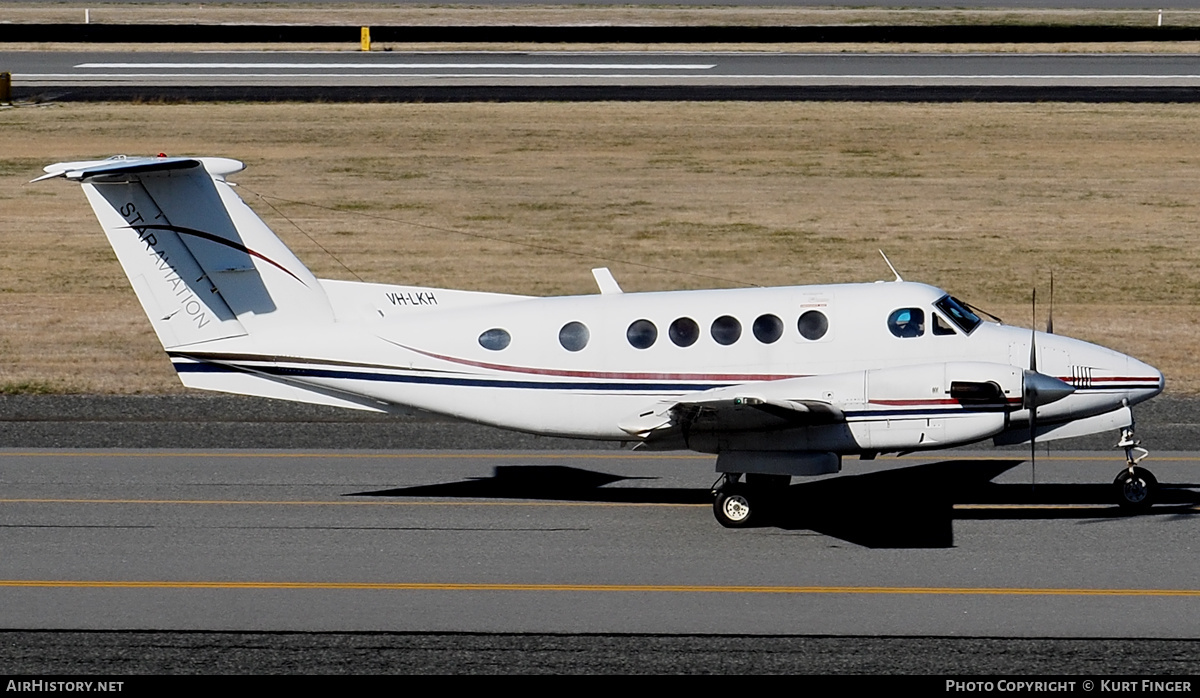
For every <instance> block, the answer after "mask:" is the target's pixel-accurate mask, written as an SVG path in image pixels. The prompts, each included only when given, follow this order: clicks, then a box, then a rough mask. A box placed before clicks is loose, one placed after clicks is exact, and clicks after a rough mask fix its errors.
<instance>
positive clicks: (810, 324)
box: [796, 310, 829, 342]
mask: <svg viewBox="0 0 1200 698" xmlns="http://www.w3.org/2000/svg"><path fill="white" fill-rule="evenodd" d="M796 329H798V330H800V336H801V337H803V338H805V339H808V340H812V341H814V342H815V341H817V340H818V339H820V338H822V337H824V336H825V333H826V332H828V331H829V318H827V317H825V313H822V312H821V311H820V310H809V311H807V312H805V313H804V314H803V315H801V316H800V319H799V320H797V321H796Z"/></svg>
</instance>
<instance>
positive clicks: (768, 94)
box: [13, 85, 1200, 103]
mask: <svg viewBox="0 0 1200 698" xmlns="http://www.w3.org/2000/svg"><path fill="white" fill-rule="evenodd" d="M13 99H14V100H17V101H24V102H130V101H131V102H149V103H155V102H162V103H172V102H229V101H240V102H310V101H321V102H594V101H647V102H664V101H665V102H675V101H693V102H729V101H749V102H1093V103H1106V102H1135V103H1137V102H1140V103H1164V102H1165V103H1192V102H1200V88H1197V87H1087V86H1019V85H982V86H955V85H945V86H912V85H886V86H860V85H823V86H687V85H664V86H648V85H642V86H621V85H613V86H548V87H534V86H495V85H480V86H459V87H432V86H425V87H419V86H418V87H350V86H311V87H294V86H292V87H288V86H281V87H262V86H235V85H223V86H214V87H166V86H145V85H94V86H85V87H13Z"/></svg>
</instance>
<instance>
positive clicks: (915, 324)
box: [888, 308, 925, 337]
mask: <svg viewBox="0 0 1200 698" xmlns="http://www.w3.org/2000/svg"><path fill="white" fill-rule="evenodd" d="M888 330H890V331H891V333H892V334H894V335H896V336H897V337H920V336H921V335H923V334H925V311H924V310H921V309H920V308H900V309H899V310H893V311H892V314H891V315H889V316H888Z"/></svg>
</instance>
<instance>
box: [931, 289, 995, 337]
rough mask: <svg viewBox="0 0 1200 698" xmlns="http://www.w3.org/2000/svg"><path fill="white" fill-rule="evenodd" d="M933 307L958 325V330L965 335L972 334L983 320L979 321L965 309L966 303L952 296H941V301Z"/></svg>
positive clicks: (976, 316) (977, 317)
mask: <svg viewBox="0 0 1200 698" xmlns="http://www.w3.org/2000/svg"><path fill="white" fill-rule="evenodd" d="M933 305H934V306H935V307H936V308H937V309H938V310H940V311H942V312H943V313H945V314H946V316H947V317H949V318H950V321H951V322H953V323H954V324H955V325H958V328H959V329H960V330H962V331H963V332H965V333H967V334H971V333H972V332H974V331H975V328H976V327H979V323H981V322H983V320H980V319H979V316H978V315H976V314H975V313H972V312H971V311H970V310H969V309H968V308H967V304H966V303H963V302H962V301H960V300H958V299H957V298H954V297H953V296H942V299H941V300H939V301H938V302H937V303H934V304H933Z"/></svg>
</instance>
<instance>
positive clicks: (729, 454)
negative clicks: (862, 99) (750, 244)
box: [35, 156, 1163, 527]
mask: <svg viewBox="0 0 1200 698" xmlns="http://www.w3.org/2000/svg"><path fill="white" fill-rule="evenodd" d="M243 167H244V166H243V164H242V163H241V162H238V161H236V160H229V159H224V158H188V157H174V158H168V157H161V156H160V157H151V158H126V157H124V156H117V157H114V158H110V159H108V160H98V161H89V162H66V163H59V164H56V165H50V166H49V167H47V168H45V169H46V172H47V173H48V174H46V175H45V176H44V177H39V178H38V179H39V180H40V179H49V178H51V177H59V176H61V177H65V178H67V179H69V180H73V181H77V182H79V183H81V184H82V185H83V190H84V193H85V194H86V195H87V198H88V201H89V202H90V203H91V205H92V208H93V209H94V210H95V212H96V216H97V218H99V220H100V224H101V225H102V226H103V228H104V232H105V233H106V234H107V235H108V239H109V242H110V243H111V244H112V247H113V250H114V251H115V252H116V254H117V258H118V259H119V260H120V263H121V266H122V267H124V269H125V273H126V274H127V275H128V277H129V281H130V283H131V284H132V285H133V289H134V291H135V292H136V293H137V297H138V300H139V301H141V304H142V307H143V308H144V310H145V311H146V315H147V316H148V317H149V318H150V322H151V324H152V325H153V326H154V331H155V332H156V333H157V334H158V338H159V340H161V342H162V345H163V347H164V348H165V349H166V351H167V354H168V356H170V358H171V362H172V363H173V365H174V366H175V369H176V371H178V373H179V377H180V379H181V380H182V381H183V383H184V385H187V386H189V387H193V388H201V389H205V390H218V391H223V392H229V393H240V394H243V395H259V396H264V397H270V398H278V399H283V400H296V401H301V402H311V403H318V404H325V405H337V406H341V407H348V408H354V409H362V410H375V411H380V412H387V411H390V410H396V409H399V408H400V407H416V408H420V409H423V410H429V411H431V412H437V413H441V414H445V415H450V416H453V417H458V418H461V419H467V420H471V421H474V422H480V423H483V424H491V425H494V426H498V427H504V428H508V429H516V430H520V431H526V432H532V433H537V434H551V435H556V436H569V437H580V438H588V439H610V440H614V441H626V442H629V441H632V442H635V443H637V445H638V446H639V447H641V448H649V449H692V450H695V451H701V452H704V453H715V454H716V455H717V471H718V472H720V473H722V474H723V476H722V477H721V480H720V484H719V485H718V486H717V487H716V488H715V489H714V494H715V502H714V511H715V513H716V517H717V520H718V521H720V523H721V524H723V525H725V526H731V527H736V526H745V525H749V524H750V523H752V522H754V521H756V520H759V519H761V518H762V517H763V515H764V511H763V505H765V504H770V503H771V502H773V501H774V498H773V497H771V496H770V495H771V492H772V488H778V487H780V486H781V485H784V484H786V483H787V481H788V478H790V477H791V476H794V475H820V474H825V473H835V472H838V471H839V470H840V469H841V465H842V458H843V457H844V456H847V455H858V456H859V457H861V458H867V459H869V458H873V457H874V456H875V455H877V454H880V453H886V452H910V451H921V450H931V449H939V448H947V447H951V446H962V445H964V444H971V443H975V442H978V441H982V440H985V439H992V440H993V441H995V442H996V443H998V444H1016V443H1025V442H1030V443H1033V441H1034V440H1049V439H1058V438H1064V437H1070V436H1080V435H1084V434H1092V433H1097V432H1101V431H1105V430H1109V429H1113V430H1119V431H1120V434H1121V443H1120V444H1119V445H1120V446H1122V447H1124V448H1125V451H1126V456H1127V458H1128V465H1127V467H1126V468H1124V469H1123V470H1122V471H1121V472H1120V474H1119V475H1118V477H1117V481H1116V483H1115V484H1116V487H1115V490H1116V493H1117V495H1118V500H1119V501H1120V502H1121V503H1122V504H1123V505H1126V506H1131V507H1139V506H1146V505H1148V504H1149V503H1150V502H1151V501H1152V498H1153V495H1154V490H1155V486H1156V483H1155V481H1154V477H1153V476H1152V475H1151V474H1150V473H1149V472H1148V471H1147V470H1145V469H1144V468H1141V467H1138V465H1137V464H1138V461H1140V460H1141V458H1142V457H1143V456H1144V455H1145V451H1144V450H1143V449H1140V448H1139V447H1138V446H1137V442H1136V441H1135V440H1134V438H1133V414H1132V412H1131V410H1130V407H1131V406H1132V405H1135V404H1137V403H1139V402H1142V401H1143V400H1147V399H1149V398H1151V397H1153V396H1155V395H1157V394H1158V393H1160V392H1161V391H1162V389H1163V377H1162V374H1161V373H1160V372H1159V371H1158V370H1157V369H1155V368H1153V367H1151V366H1148V365H1146V364H1144V363H1142V362H1140V361H1138V360H1137V359H1134V358H1132V357H1129V356H1125V355H1124V354H1120V353H1117V352H1115V351H1112V350H1109V349H1105V348H1103V347H1100V346H1096V345H1094V344H1088V343H1086V342H1082V341H1079V340H1075V339H1070V338H1067V337H1062V336H1057V335H1052V334H1046V333H1041V332H1032V331H1030V330H1027V329H1022V328H1018V327H1011V326H1007V325H1003V324H1000V323H999V322H990V321H985V320H983V319H981V318H980V317H979V316H978V315H976V314H975V313H974V312H973V311H972V309H971V306H969V305H967V304H966V303H964V302H962V301H960V300H958V299H956V298H954V297H952V296H950V295H949V294H947V293H946V292H944V291H942V290H939V289H937V288H933V287H931V286H926V285H924V284H918V283H908V282H904V281H901V280H900V278H899V275H897V277H896V281H894V282H887V283H883V282H879V283H874V284H839V285H829V286H793V287H784V288H751V289H739V290H713V291H679V292H667V293H622V292H621V289H620V287H619V286H618V284H617V282H616V281H615V280H614V279H613V277H612V275H611V274H609V273H608V270H606V269H598V270H595V272H594V273H595V276H596V281H597V283H598V285H599V289H600V293H599V294H596V295H591V296H576V297H559V298H532V297H527V296H515V295H505V294H493V293H475V292H469V291H453V290H446V289H438V288H428V287H424V286H398V285H390V284H370V283H352V282H348V281H332V280H326V279H318V278H316V277H315V276H313V274H312V273H311V272H310V271H309V270H308V269H307V268H306V267H305V266H304V264H302V263H301V262H300V260H299V259H297V258H296V256H295V255H294V254H292V252H291V251H290V250H289V249H288V248H287V247H285V246H284V244H283V243H282V242H281V241H280V240H279V238H278V237H276V236H275V234H274V233H272V232H271V230H270V229H269V228H268V227H267V226H266V224H264V223H263V221H262V220H260V219H259V218H258V216H257V215H255V214H254V212H253V211H252V210H251V209H250V208H249V207H248V206H247V205H246V204H245V203H244V202H243V201H242V200H241V199H240V198H239V197H238V196H237V194H235V193H234V190H233V188H232V185H231V184H229V183H227V182H226V179H225V178H226V177H227V176H229V175H231V174H233V173H235V172H238V171H240V170H242V169H243ZM35 181H37V180H35ZM743 476H745V479H744V480H743Z"/></svg>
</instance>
